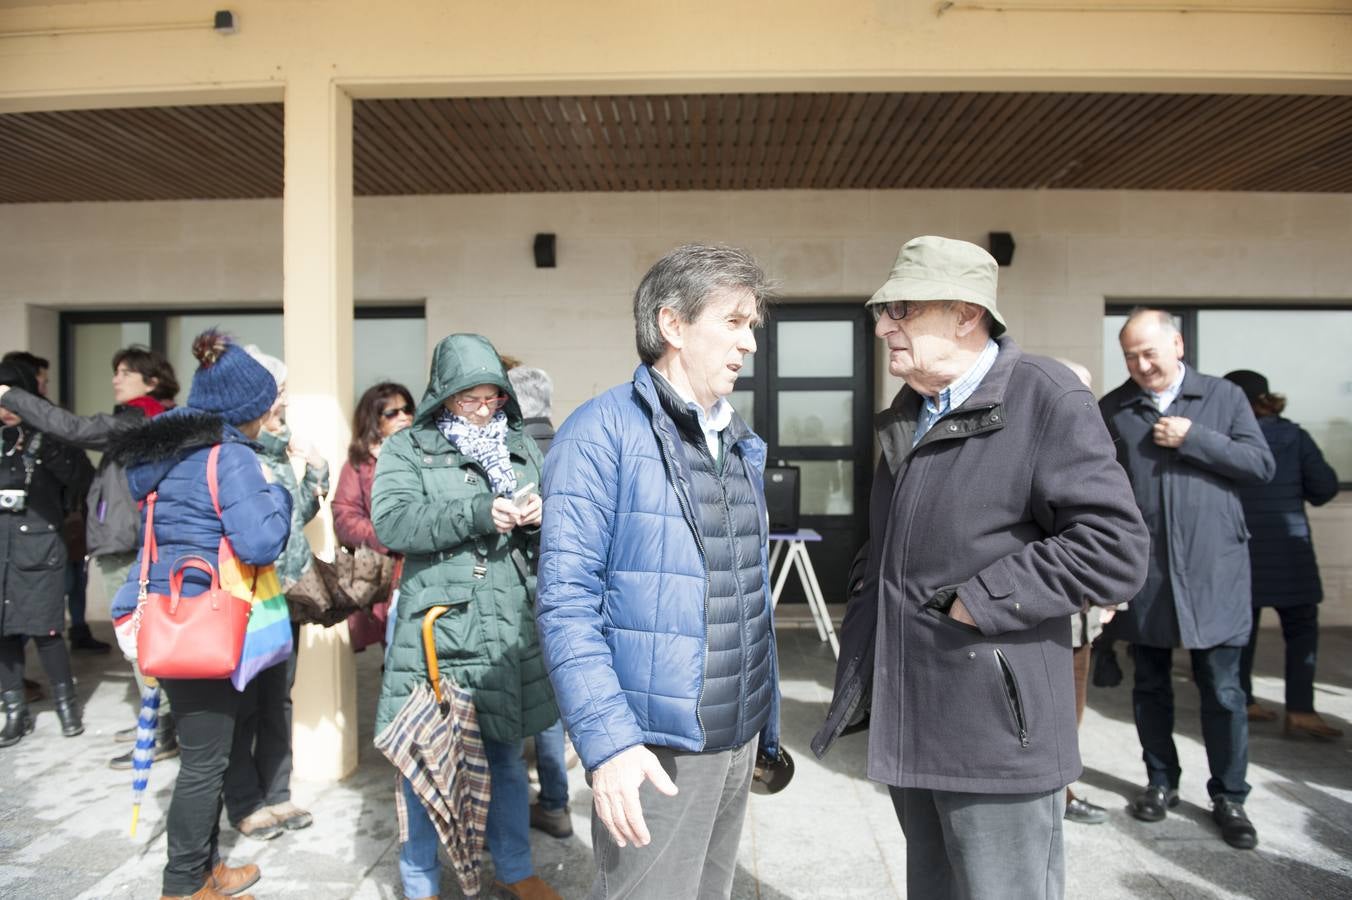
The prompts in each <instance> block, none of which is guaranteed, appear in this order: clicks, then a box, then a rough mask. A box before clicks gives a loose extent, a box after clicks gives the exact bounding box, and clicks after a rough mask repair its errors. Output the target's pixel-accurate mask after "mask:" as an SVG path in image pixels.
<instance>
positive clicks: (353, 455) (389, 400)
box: [333, 381, 413, 650]
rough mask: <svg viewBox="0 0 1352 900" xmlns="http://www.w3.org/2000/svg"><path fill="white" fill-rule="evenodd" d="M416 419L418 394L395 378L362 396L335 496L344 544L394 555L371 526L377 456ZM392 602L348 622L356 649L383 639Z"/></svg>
mask: <svg viewBox="0 0 1352 900" xmlns="http://www.w3.org/2000/svg"><path fill="white" fill-rule="evenodd" d="M412 421H413V395H412V394H410V393H409V391H408V388H406V387H404V386H403V385H402V384H396V383H395V382H393V381H382V382H380V383H379V384H376V385H372V386H371V387H369V388H367V389H366V392H365V393H363V394H362V395H361V400H360V401H358V402H357V409H356V412H355V413H354V414H353V416H352V441H351V443H349V444H348V447H347V462H346V463H344V464H343V471H342V472H341V473H340V474H339V476H338V490H337V491H335V492H334V495H333V531H334V534H335V535H337V537H338V543H340V544H342V545H343V546H344V547H353V548H355V547H370V548H371V549H372V550H375V551H376V552H377V553H383V554H385V555H386V556H392V555H394V554H392V553H390V551H389V548H387V547H386V546H385V545H384V544H382V543H381V542H380V539H379V538H378V537H376V530H375V527H374V526H373V525H372V524H371V484H372V482H373V481H374V480H375V477H376V460H377V459H379V458H380V448H381V447H382V446H383V445H384V443H385V439H386V438H388V437H389V436H390V435H392V434H394V433H395V432H398V431H402V430H403V429H405V428H407V427H408V426H409V424H410V423H412ZM389 616H390V601H389V600H385V599H382V600H380V601H379V602H377V603H376V604H374V605H373V606H372V607H371V609H370V610H358V611H357V612H354V613H353V614H352V615H351V616H349V617H348V620H347V629H348V634H349V635H350V637H351V639H352V649H353V650H365V649H366V648H367V647H369V646H370V645H372V644H379V643H383V642H384V641H385V639H386V636H387V634H388V633H389V630H390V628H389Z"/></svg>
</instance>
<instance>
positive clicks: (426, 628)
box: [422, 606, 450, 703]
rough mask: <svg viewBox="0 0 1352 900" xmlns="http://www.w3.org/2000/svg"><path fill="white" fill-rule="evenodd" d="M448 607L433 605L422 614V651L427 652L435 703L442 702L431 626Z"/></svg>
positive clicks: (428, 671) (434, 641) (435, 646)
mask: <svg viewBox="0 0 1352 900" xmlns="http://www.w3.org/2000/svg"><path fill="white" fill-rule="evenodd" d="M448 609H450V607H449V606H434V607H432V608H431V609H429V610H428V611H427V614H426V615H425V616H423V623H422V640H423V652H424V653H425V654H427V677H428V678H430V679H432V693H433V694H435V695H436V698H437V703H442V702H444V701H443V700H442V699H441V672H440V671H439V670H438V669H437V639H436V635H435V634H433V632H432V628H433V626H435V625H436V624H437V619H438V618H440V617H441V615H442V613H444V612H446V611H447V610H448Z"/></svg>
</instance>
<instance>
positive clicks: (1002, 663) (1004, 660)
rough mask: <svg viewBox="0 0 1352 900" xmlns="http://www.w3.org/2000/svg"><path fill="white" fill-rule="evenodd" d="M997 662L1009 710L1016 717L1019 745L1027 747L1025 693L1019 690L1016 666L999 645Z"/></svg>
mask: <svg viewBox="0 0 1352 900" xmlns="http://www.w3.org/2000/svg"><path fill="white" fill-rule="evenodd" d="M995 662H996V664H997V665H999V667H1000V675H1001V677H1002V679H1003V681H1004V688H1005V699H1007V700H1008V701H1009V712H1010V715H1011V716H1013V719H1014V730H1015V731H1016V732H1017V733H1018V735H1019V746H1020V747H1027V746H1028V744H1029V738H1028V718H1027V715H1026V714H1025V713H1024V708H1023V695H1022V694H1021V693H1020V691H1019V679H1018V676H1016V675H1015V674H1014V667H1013V666H1011V665H1010V664H1009V659H1008V657H1006V656H1005V652H1004V651H1003V650H1001V649H999V648H998V647H997V648H996V650H995Z"/></svg>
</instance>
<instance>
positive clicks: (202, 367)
mask: <svg viewBox="0 0 1352 900" xmlns="http://www.w3.org/2000/svg"><path fill="white" fill-rule="evenodd" d="M192 355H193V356H195V357H197V361H198V366H197V371H196V372H194V373H193V376H192V389H191V390H189V391H188V405H189V406H191V407H193V408H194V409H200V410H202V411H203V412H210V413H215V414H216V415H218V416H220V417H221V418H222V419H224V420H225V421H226V422H228V423H229V424H231V425H243V424H244V423H245V422H252V421H253V420H254V419H257V418H258V417H259V416H261V415H263V414H264V413H265V412H267V411H268V410H270V409H271V408H272V403H273V401H274V400H276V399H277V382H276V381H274V380H273V378H272V373H271V372H269V371H268V370H267V369H266V368H264V367H263V365H262V364H261V363H259V362H258V360H256V359H254V358H253V357H252V356H250V355H249V354H248V353H246V352H245V351H244V348H243V347H241V346H239V345H238V344H236V343H235V342H234V341H232V340H230V338H229V337H228V336H226V335H224V334H222V333H221V332H219V331H217V330H216V329H214V328H213V329H210V330H208V331H204V332H202V333H201V334H199V335H198V336H197V337H196V338H194V339H193V342H192Z"/></svg>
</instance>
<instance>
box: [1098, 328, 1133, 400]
mask: <svg viewBox="0 0 1352 900" xmlns="http://www.w3.org/2000/svg"><path fill="white" fill-rule="evenodd" d="M1125 324H1127V317H1126V316H1104V317H1103V378H1102V379H1101V380H1100V381H1099V382H1098V384H1096V385H1094V393H1095V394H1097V395H1098V396H1100V397H1102V396H1103V395H1104V394H1106V393H1108V392H1109V391H1111V390H1112V389H1113V388H1115V387H1117V386H1118V385H1120V384H1121V383H1122V382H1124V381H1126V380H1127V364H1126V363H1125V362H1123V361H1122V345H1121V344H1120V343H1118V340H1117V333H1118V332H1119V331H1121V330H1122V326H1123V325H1125Z"/></svg>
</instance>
